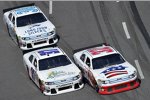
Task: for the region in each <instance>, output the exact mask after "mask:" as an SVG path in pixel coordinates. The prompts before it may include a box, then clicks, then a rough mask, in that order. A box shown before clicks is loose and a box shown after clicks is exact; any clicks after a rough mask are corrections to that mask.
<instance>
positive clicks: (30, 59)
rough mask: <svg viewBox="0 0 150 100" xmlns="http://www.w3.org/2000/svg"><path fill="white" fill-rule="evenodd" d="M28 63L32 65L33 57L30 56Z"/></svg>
mask: <svg viewBox="0 0 150 100" xmlns="http://www.w3.org/2000/svg"><path fill="white" fill-rule="evenodd" d="M29 61H30V62H31V63H32V61H33V55H31V56H30V57H29Z"/></svg>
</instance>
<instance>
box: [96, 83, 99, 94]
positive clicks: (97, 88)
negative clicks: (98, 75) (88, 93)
mask: <svg viewBox="0 0 150 100" xmlns="http://www.w3.org/2000/svg"><path fill="white" fill-rule="evenodd" d="M95 90H96V92H97V93H98V92H99V87H98V85H97V84H96V85H95Z"/></svg>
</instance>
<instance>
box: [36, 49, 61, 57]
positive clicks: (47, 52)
mask: <svg viewBox="0 0 150 100" xmlns="http://www.w3.org/2000/svg"><path fill="white" fill-rule="evenodd" d="M38 53H39V54H40V55H41V56H44V55H49V54H55V53H59V51H58V49H52V50H42V51H39V52H38Z"/></svg>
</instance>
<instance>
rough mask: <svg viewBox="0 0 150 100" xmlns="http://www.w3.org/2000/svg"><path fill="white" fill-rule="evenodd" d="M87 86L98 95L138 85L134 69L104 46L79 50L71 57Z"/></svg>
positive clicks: (112, 49) (120, 56) (115, 52)
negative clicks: (86, 81) (93, 89)
mask: <svg viewBox="0 0 150 100" xmlns="http://www.w3.org/2000/svg"><path fill="white" fill-rule="evenodd" d="M73 58H74V61H75V63H76V64H77V65H78V66H79V68H80V69H81V71H82V73H83V76H84V77H85V79H86V80H88V82H89V84H90V85H91V86H92V87H93V88H95V89H96V91H97V92H98V93H100V94H113V93H118V92H123V91H127V90H131V89H134V88H137V87H138V86H139V85H140V82H139V79H138V77H137V71H136V69H135V68H134V67H133V66H132V65H131V64H130V63H129V62H128V61H126V60H125V58H124V57H123V56H122V55H121V54H120V53H119V52H118V51H117V50H115V49H114V48H113V47H111V46H108V45H106V44H102V46H98V47H93V48H90V49H85V50H81V51H79V52H77V53H75V54H74V56H73Z"/></svg>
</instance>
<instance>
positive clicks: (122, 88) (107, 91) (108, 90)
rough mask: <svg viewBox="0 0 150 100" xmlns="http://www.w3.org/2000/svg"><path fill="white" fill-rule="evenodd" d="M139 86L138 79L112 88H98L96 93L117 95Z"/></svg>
mask: <svg viewBox="0 0 150 100" xmlns="http://www.w3.org/2000/svg"><path fill="white" fill-rule="evenodd" d="M139 86H140V81H139V79H136V80H133V81H129V82H125V83H122V84H117V85H113V86H102V87H99V91H98V92H99V94H115V93H119V92H124V91H128V90H132V89H135V88H137V87H139Z"/></svg>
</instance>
